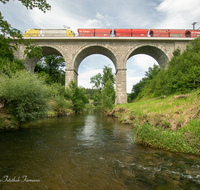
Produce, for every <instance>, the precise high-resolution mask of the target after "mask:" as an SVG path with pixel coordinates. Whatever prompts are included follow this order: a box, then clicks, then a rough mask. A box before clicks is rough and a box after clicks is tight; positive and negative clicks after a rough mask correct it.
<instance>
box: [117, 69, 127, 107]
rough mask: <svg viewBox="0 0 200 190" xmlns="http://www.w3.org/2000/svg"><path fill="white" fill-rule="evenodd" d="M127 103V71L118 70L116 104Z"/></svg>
mask: <svg viewBox="0 0 200 190" xmlns="http://www.w3.org/2000/svg"><path fill="white" fill-rule="evenodd" d="M125 103H127V93H126V69H117V71H116V99H115V104H116V105H117V104H125Z"/></svg>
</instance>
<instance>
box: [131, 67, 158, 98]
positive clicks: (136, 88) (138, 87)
mask: <svg viewBox="0 0 200 190" xmlns="http://www.w3.org/2000/svg"><path fill="white" fill-rule="evenodd" d="M159 72H160V68H159V66H158V65H155V64H154V65H153V67H149V68H148V71H146V72H145V77H143V78H142V79H141V80H140V82H138V83H137V84H135V85H133V88H132V91H131V94H130V95H129V97H130V98H131V100H134V99H135V98H136V97H137V96H138V95H139V93H140V92H141V91H142V90H143V88H144V87H145V86H146V85H147V84H148V83H149V82H150V81H151V80H152V79H153V78H154V77H155V76H156V75H157V74H158V73H159ZM129 101H130V100H129Z"/></svg>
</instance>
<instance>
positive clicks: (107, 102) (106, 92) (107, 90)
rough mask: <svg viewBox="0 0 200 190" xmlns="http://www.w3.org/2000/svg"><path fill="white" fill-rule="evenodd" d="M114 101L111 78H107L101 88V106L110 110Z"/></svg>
mask: <svg viewBox="0 0 200 190" xmlns="http://www.w3.org/2000/svg"><path fill="white" fill-rule="evenodd" d="M114 103H115V89H114V87H113V83H112V81H111V79H109V80H108V81H107V82H106V84H105V86H104V88H103V90H102V108H103V109H104V110H107V109H108V110H111V109H113V107H114Z"/></svg>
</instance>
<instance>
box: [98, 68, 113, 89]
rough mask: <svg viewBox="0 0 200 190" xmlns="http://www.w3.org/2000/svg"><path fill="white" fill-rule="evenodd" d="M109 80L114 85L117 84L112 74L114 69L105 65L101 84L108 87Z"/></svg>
mask: <svg viewBox="0 0 200 190" xmlns="http://www.w3.org/2000/svg"><path fill="white" fill-rule="evenodd" d="M108 80H110V81H111V83H112V84H113V85H114V84H115V77H114V75H113V74H112V68H111V67H108V66H106V65H104V68H103V76H102V82H101V83H102V86H103V87H104V86H105V85H106V82H107V81H108Z"/></svg>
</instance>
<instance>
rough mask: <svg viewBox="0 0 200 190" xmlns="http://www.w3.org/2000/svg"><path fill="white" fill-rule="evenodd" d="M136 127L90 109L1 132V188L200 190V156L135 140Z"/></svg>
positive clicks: (25, 189)
mask: <svg viewBox="0 0 200 190" xmlns="http://www.w3.org/2000/svg"><path fill="white" fill-rule="evenodd" d="M132 131H133V130H132V129H131V126H130V125H124V124H121V123H120V122H119V121H118V120H117V119H114V118H111V117H106V116H104V115H103V114H101V113H99V112H95V111H93V110H89V111H86V112H85V113H84V114H80V115H72V116H66V117H59V118H53V119H47V120H43V121H38V122H37V123H32V124H29V125H28V126H27V127H26V128H24V129H21V130H19V131H14V132H3V133H0V180H1V181H0V189H2V190H6V189H9V190H10V189H15V190H18V189H19V190H21V189H22V190H27V189H34V190H35V189H39V190H40V189H48V190H51V189H52V190H54V189H55V190H59V189H70V190H74V189H75V190H76V189H80V190H90V189H91V190H95V189H96V190H99V189H102V190H104V189H105V190H112V189H113V190H118V189H119V190H121V189H125V190H126V189H133V190H144V189H145V190H148V189H149V190H151V189H152V190H154V189H157V190H160V189H170V190H171V189H172V190H173V189H174V190H177V189H183V190H189V189H191V190H192V189H200V156H196V155H187V154H180V153H171V152H166V151H162V150H157V149H152V148H148V147H144V146H142V145H136V144H133V143H132V138H133V137H132V136H134V134H133V132H132ZM25 176H26V177H25Z"/></svg>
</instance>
